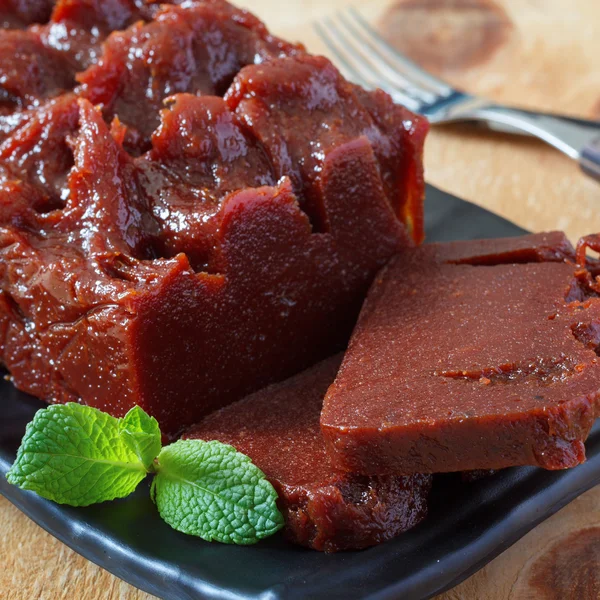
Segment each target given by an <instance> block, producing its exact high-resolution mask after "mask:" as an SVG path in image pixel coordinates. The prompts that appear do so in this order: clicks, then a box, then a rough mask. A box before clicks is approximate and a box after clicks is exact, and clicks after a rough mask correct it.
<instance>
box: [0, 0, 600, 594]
mask: <svg viewBox="0 0 600 600" xmlns="http://www.w3.org/2000/svg"><path fill="white" fill-rule="evenodd" d="M238 4H242V5H245V6H247V7H248V8H250V9H251V10H253V11H254V12H255V13H257V14H258V15H259V16H261V17H262V18H263V19H264V20H265V21H266V22H267V24H268V25H269V26H270V27H271V28H272V29H273V30H274V31H275V32H277V33H279V34H281V35H283V36H286V37H289V38H292V39H299V40H301V41H303V42H305V43H306V45H307V46H308V47H309V49H311V50H314V51H315V52H319V53H325V49H324V46H323V45H322V44H321V43H320V41H319V40H318V39H317V38H316V37H315V35H314V33H313V31H312V28H311V27H310V22H311V20H312V19H318V18H319V17H320V16H323V15H325V14H327V13H329V12H331V11H333V10H335V9H336V8H338V7H340V6H343V5H344V4H346V2H345V1H343V0H327V1H323V0H287V1H286V2H281V1H275V0H245V1H240V2H238ZM360 9H361V10H362V11H363V13H364V14H365V15H366V16H368V18H369V19H370V20H371V21H372V22H373V23H374V24H375V25H377V26H378V27H379V28H380V30H381V31H382V32H383V33H384V34H385V35H386V36H387V37H388V39H389V40H390V41H391V42H392V43H394V45H396V46H397V47H398V48H400V49H401V50H402V51H403V52H405V53H407V54H409V55H411V56H412V57H413V58H414V59H415V60H418V61H420V62H422V63H425V64H427V66H428V68H430V69H432V70H434V71H435V72H436V73H437V74H438V75H440V76H441V77H443V78H445V79H446V80H447V81H449V82H451V83H452V84H453V85H456V86H460V87H463V88H464V89H466V90H467V91H469V92H472V93H478V94H484V95H486V96H488V97H490V98H492V99H495V100H497V101H502V102H511V103H513V104H516V105H520V106H524V107H529V108H533V109H535V108H538V109H545V110H556V111H562V112H565V113H570V114H573V115H579V116H587V117H593V116H596V117H597V118H600V68H599V67H598V64H597V60H598V57H600V3H599V2H598V0H571V1H570V2H565V1H564V0H496V1H495V2H493V1H492V0H404V1H403V2H394V3H391V2H387V1H385V0H377V1H374V2H367V3H361V6H360ZM425 161H426V175H427V179H428V181H430V182H431V183H433V184H435V185H437V186H439V187H441V188H443V189H445V190H447V191H449V192H452V193H454V194H456V195H458V196H460V197H463V198H466V199H469V200H472V201H474V202H476V203H478V204H480V205H482V206H484V207H486V208H488V209H490V210H492V211H494V212H496V213H498V214H501V215H503V216H505V217H507V218H509V219H511V220H513V221H514V222H516V223H518V224H519V225H521V226H523V227H526V228H527V229H530V230H537V231H539V230H545V229H563V230H565V231H566V232H567V233H568V235H569V236H570V237H571V239H572V240H576V239H577V237H579V236H580V235H583V234H585V233H589V232H592V231H600V185H599V184H597V183H595V182H594V181H592V180H590V179H588V178H587V177H585V176H584V175H583V174H581V173H580V172H579V169H578V167H577V165H576V164H574V163H573V162H572V161H570V160H569V159H568V158H566V157H564V156H563V155H561V154H559V153H558V152H557V151H555V150H552V149H550V148H547V147H546V146H544V145H543V144H541V143H539V142H537V141H535V140H528V139H520V138H515V137H511V136H501V135H498V134H488V133H482V132H477V131H473V130H469V129H466V128H464V127H447V128H444V129H435V130H433V131H432V133H431V135H430V136H429V139H428V142H427V146H426V156H425ZM558 550H560V551H558ZM0 559H1V562H0V565H1V567H2V569H0V597H1V598H3V599H7V600H25V599H27V600H29V599H32V600H33V599H36V600H37V599H40V600H41V599H43V600H46V599H47V600H62V599H64V600H67V599H68V600H71V599H78V600H87V599H90V600H91V599H93V600H104V599H106V600H117V599H119V600H147V599H149V598H151V596H149V595H148V594H145V593H143V592H140V591H138V590H135V589H134V588H132V587H131V586H129V585H127V584H126V583H124V582H121V581H119V580H118V579H116V578H115V577H113V576H112V575H110V574H109V573H107V572H106V571H103V570H102V569H100V568H99V567H96V566H95V565H93V564H92V563H90V562H88V561H86V560H85V559H83V558H81V557H80V556H78V555H77V554H75V553H74V552H73V551H71V550H69V549H68V548H67V547H66V546H64V545H63V544H61V543H59V542H58V541H56V540H55V539H53V538H52V537H51V536H50V535H48V534H47V533H45V532H44V531H43V530H41V529H40V528H39V527H37V526H36V525H34V524H33V523H32V522H31V521H29V520H28V519H27V518H26V517H25V516H23V515H22V514H21V513H19V512H18V511H17V510H16V509H15V508H13V507H12V506H11V505H10V504H9V503H8V502H7V501H6V500H4V499H2V498H0ZM599 597H600V488H596V489H594V490H591V491H589V492H588V493H586V494H584V495H583V496H581V497H580V498H578V499H577V500H575V501H574V502H573V503H571V504H570V505H569V506H568V507H566V508H564V509H563V510H562V511H560V512H559V513H557V514H556V515H555V516H554V517H552V518H551V519H549V520H547V521H546V522H544V523H542V524H541V525H540V526H538V527H537V528H536V529H535V530H534V531H532V532H530V533H529V534H528V535H526V536H525V537H524V538H523V539H522V540H520V541H519V542H518V543H517V544H515V545H514V546H513V547H512V548H510V549H509V550H507V551H506V552H505V553H503V554H502V555H501V556H500V557H498V558H496V559H495V560H494V561H493V562H492V563H490V564H489V565H487V566H486V567H485V568H483V569H482V570H481V571H480V572H478V573H477V574H475V575H474V576H473V577H471V578H470V579H469V580H468V581H466V582H464V583H463V584H461V585H460V586H458V587H457V588H455V589H454V590H452V591H451V592H448V593H447V594H444V595H443V596H440V597H439V599H438V600H459V599H460V600H463V599H477V600H506V599H510V600H528V599H533V598H535V599H536V600H537V599H539V600H546V599H547V600H551V599H556V600H558V599H560V600H570V599H577V600H596V599H597V598H599Z"/></svg>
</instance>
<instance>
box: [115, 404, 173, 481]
mask: <svg viewBox="0 0 600 600" xmlns="http://www.w3.org/2000/svg"><path fill="white" fill-rule="evenodd" d="M119 431H120V432H121V436H122V438H123V441H124V442H125V444H126V445H127V446H128V447H129V448H130V449H131V450H133V452H135V454H136V456H137V457H138V459H139V461H140V462H141V463H142V464H143V465H144V467H145V468H146V470H150V469H151V467H152V462H153V461H154V459H155V458H156V457H157V456H158V453H159V452H160V449H161V448H162V444H161V439H160V427H159V426H158V421H157V420H156V419H155V418H154V417H151V416H150V415H149V414H148V413H147V412H145V411H144V410H143V409H141V408H140V407H139V406H134V407H133V408H132V409H131V410H130V411H129V412H128V413H127V414H126V415H125V416H124V417H123V418H122V419H119Z"/></svg>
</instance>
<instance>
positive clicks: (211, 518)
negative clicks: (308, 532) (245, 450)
mask: <svg viewBox="0 0 600 600" xmlns="http://www.w3.org/2000/svg"><path fill="white" fill-rule="evenodd" d="M151 493H152V497H153V499H154V501H155V502H156V506H157V508H158V512H159V513H160V516H161V517H162V518H163V519H164V520H165V521H166V522H167V523H168V524H169V525H171V527H173V528H174V529H177V530H178V531H183V532H184V533H189V534H192V535H197V536H199V537H201V538H203V539H205V540H207V541H209V542H210V541H212V540H216V541H219V542H223V543H226V544H241V545H247V544H255V543H256V542H257V541H258V540H260V539H262V538H265V537H268V536H270V535H272V534H273V533H275V532H276V531H277V530H279V529H281V527H283V517H282V515H281V513H280V512H279V510H278V509H277V506H276V500H277V493H276V492H275V489H274V488H273V486H272V485H271V484H270V483H269V482H268V481H267V479H266V478H265V476H264V474H263V472H262V471H261V470H260V469H259V468H258V467H256V466H255V465H254V464H252V462H251V461H250V459H249V458H248V457H247V456H245V455H244V454H241V453H240V452H237V451H236V449H235V448H233V447H232V446H229V445H227V444H222V443H221V442H217V441H210V442H204V441H202V440H180V441H178V442H175V443H174V444H171V445H170V446H167V447H166V448H164V449H163V450H162V452H161V453H160V454H159V455H158V465H157V475H156V477H155V478H154V481H153V482H152V491H151Z"/></svg>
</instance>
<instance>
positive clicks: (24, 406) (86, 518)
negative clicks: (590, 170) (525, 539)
mask: <svg viewBox="0 0 600 600" xmlns="http://www.w3.org/2000/svg"><path fill="white" fill-rule="evenodd" d="M426 215H427V233H428V239H429V240H451V239H473V238H481V237H501V236H510V235H518V234H520V233H522V232H523V230H521V229H519V228H518V227H516V226H515V225H513V224H511V223H509V222H508V221H506V220H504V219H501V218H500V217H497V216H495V215H493V214H492V213H490V212H487V211H485V210H483V209H481V208H478V207H477V206H475V205H473V204H469V203H468V202H464V201H462V200H459V199H457V198H454V197H452V196H449V195H447V194H445V193H443V192H441V191H439V190H437V189H434V188H431V187H430V188H429V189H428V195H427V202H426ZM0 397H1V400H0V473H1V474H2V477H0V493H2V494H3V495H4V496H6V497H7V498H8V499H9V500H10V501H11V502H13V503H14V504H15V505H16V506H17V507H19V508H20V509H21V510H22V511H23V512H24V513H25V514H27V515H28V516H29V517H31V518H32V519H33V520H34V521H35V522H36V523H38V524H39V525H41V526H42V527H43V528H44V529H46V530H47V531H49V532H50V533H51V534H52V535H54V536H56V537H57V538H58V539H59V540H61V541H63V542H64V543H65V544H67V545H69V546H70V547H71V548H73V549H74V550H76V551H77V552H79V553H80V554H82V555H83V556H85V557H86V558H88V559H89V560H91V561H93V562H95V563H96V564H98V565H100V566H102V567H104V568H105V569H108V570H109V571H110V572H111V573H114V574H115V575H117V576H118V577H121V578H122V579H124V580H126V581H128V582H130V583H132V584H133V585H135V586H137V587H139V588H141V589H143V590H145V591H147V592H150V593H152V594H155V595H157V596H160V597H162V598H165V599H169V600H171V599H176V600H184V599H187V598H190V599H191V598H215V599H216V598H219V599H221V600H223V599H233V598H235V599H238V600H239V599H240V598H248V599H250V598H261V599H264V600H267V599H269V600H276V599H280V598H281V599H283V598H285V599H292V598H294V599H296V598H310V599H311V600H317V599H320V598H324V599H325V598H326V599H327V600H333V599H335V598H340V599H344V600H351V599H353V598H369V599H378V600H380V599H384V598H390V599H391V598H402V599H403V600H411V599H417V598H418V599H420V598H428V597H430V596H432V595H435V594H436V593H439V592H441V591H443V590H445V589H448V588H450V587H452V586H454V585H456V584H457V583H459V582H460V581H462V580H463V579H465V578H466V577H467V576H468V575H470V574H471V573H474V572H475V571H477V570H478V569H480V568H481V567H482V566H483V565H484V564H486V563H487V562H489V561H490V560H491V559H492V558H494V557H495V556H497V555H498V554H500V552H502V551H503V550H504V549H506V548H508V546H510V545H511V544H513V543H514V542H515V541H517V540H518V539H519V538H520V537H522V536H523V535H524V534H525V533H527V532H528V531H529V530H530V529H532V528H533V527H535V525H537V524H538V523H539V522H540V521H543V520H544V519H546V518H547V517H549V516H550V515H552V514H553V513H555V512H556V511H557V510H558V509H559V508H561V507H562V506H564V505H565V504H567V503H568V502H569V501H571V500H572V499H573V498H575V497H576V496H578V495H579V494H581V493H582V492H584V491H585V490H587V489H589V488H591V487H592V486H594V485H595V484H596V483H599V482H600V426H599V425H600V423H599V424H597V426H596V427H595V428H594V430H593V433H592V435H591V437H590V439H589V440H588V443H587V454H588V461H587V462H586V463H585V464H583V465H580V466H579V467H577V468H575V469H571V470H568V471H561V472H549V471H543V470H541V469H535V468H529V467H524V468H515V469H507V470H505V471H503V472H501V473H499V474H497V475H495V476H494V477H491V478H489V479H484V480H480V481H478V482H475V483H471V484H461V483H460V482H459V481H458V479H457V478H456V477H455V476H452V475H449V476H443V477H440V478H439V479H438V480H437V482H436V484H435V486H434V491H433V498H432V506H431V512H430V516H429V518H428V519H427V520H426V521H425V522H424V523H422V524H421V525H420V526H419V527H416V528H415V529H413V530H412V531H409V532H408V533H406V534H404V535H403V536H401V537H399V538H398V539H396V540H394V541H391V542H388V543H386V544H382V545H381V546H378V547H376V548H371V549H370V550H365V551H363V552H347V553H341V554H336V555H332V556H327V555H325V554H321V553H319V552H313V551H310V550H304V549H301V548H297V547H294V546H292V545H291V544H287V543H286V542H285V541H283V540H282V539H281V538H280V537H278V536H275V537H274V538H271V539H269V540H266V541H265V542H262V543H260V544H258V545H256V546H253V547H248V548H242V547H235V546H224V545H220V544H216V543H215V544H208V543H206V542H203V541H201V540H199V539H197V538H192V537H188V536H185V535H183V534H181V533H177V532H176V531H174V530H172V529H170V528H169V527H168V526H167V525H166V524H165V523H163V522H162V521H161V520H160V518H159V517H158V514H157V512H156V510H155V508H154V506H153V505H152V502H151V501H150V499H149V496H148V489H147V486H145V485H144V486H140V489H138V490H137V491H136V493H135V494H133V496H131V497H129V498H127V499H126V500H120V501H116V502H112V503H106V504H100V505H96V506H92V507H89V508H77V509H76V508H69V507H63V506H59V505H57V504H53V503H52V502H48V501H46V500H44V499H42V498H40V497H39V496H36V495H35V494H32V493H29V492H23V491H21V490H19V489H17V488H15V487H13V486H10V485H8V484H7V482H6V480H5V478H4V474H5V473H6V471H7V469H8V468H9V466H10V464H11V463H12V461H13V460H14V454H15V450H16V448H17V446H18V444H19V441H20V439H21V436H22V435H23V432H24V429H25V424H26V423H27V422H28V421H29V420H31V418H32V416H33V413H34V412H35V410H37V409H38V408H39V407H40V406H41V403H40V402H39V401H37V400H35V399H33V398H30V397H29V396H26V395H25V394H22V393H20V392H17V391H16V390H15V389H14V388H13V387H12V385H10V384H8V383H6V382H3V383H1V384H0Z"/></svg>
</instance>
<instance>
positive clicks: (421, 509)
mask: <svg viewBox="0 0 600 600" xmlns="http://www.w3.org/2000/svg"><path fill="white" fill-rule="evenodd" d="M340 360H341V357H333V358H330V359H328V360H326V361H324V362H322V363H320V364H318V365H316V366H314V367H312V368H311V369H309V370H307V371H304V372H303V373H300V374H299V375H296V376H295V377H292V378H291V379H288V380H287V381H284V382H282V383H277V384H274V385H271V386H269V387H267V388H265V389H263V390H260V391H259V392H256V393H255V394H252V395H251V396H248V397H247V398H244V399H243V400H240V401H239V402H236V403H235V404H232V405H231V406H228V407H226V408H223V409H221V410H220V411H217V412H216V413H213V414H212V415H209V416H208V417H207V418H206V419H204V421H202V422H201V423H200V424H199V425H197V426H196V427H194V428H193V429H192V430H191V431H190V432H189V433H187V434H186V435H185V436H184V437H191V438H200V439H204V440H219V441H221V442H225V443H228V444H231V445H233V446H235V448H237V449H238V450H239V451H240V452H243V453H244V454H247V455H248V456H250V458H252V461H253V462H254V463H255V464H256V465H257V466H258V467H259V468H260V469H261V470H262V471H263V472H264V473H265V475H266V476H267V477H268V479H269V480H270V481H271V482H272V483H273V485H274V486H275V488H276V490H277V493H278V494H279V507H280V509H281V511H282V513H283V515H284V517H285V523H286V529H285V532H286V535H287V537H288V538H289V539H291V540H292V541H293V542H296V543H298V544H302V545H303V546H309V547H311V548H314V549H315V550H325V551H327V552H334V551H336V550H348V549H353V548H354V549H358V548H365V547H367V546H372V545H374V544H377V543H379V542H383V541H385V540H388V539H391V538H392V537H395V536H396V535H398V534H399V533H401V532H403V531H406V530H407V529H409V528H410V527H413V526H414V525H416V524H417V523H418V522H420V521H421V520H422V519H423V518H424V517H425V515H426V514H427V495H428V493H429V489H430V486H431V477H430V476H428V475H412V476H409V477H397V476H382V477H365V476H360V475H352V474H345V473H341V472H339V471H336V469H335V468H334V467H333V464H332V462H331V460H330V458H329V456H328V455H327V453H326V451H325V444H324V441H323V437H322V435H321V431H320V429H319V415H320V413H321V406H322V404H323V396H324V395H325V392H326V391H327V388H328V386H329V385H330V384H331V382H332V381H333V379H334V377H335V374H336V372H337V369H338V366H339V364H340Z"/></svg>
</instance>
